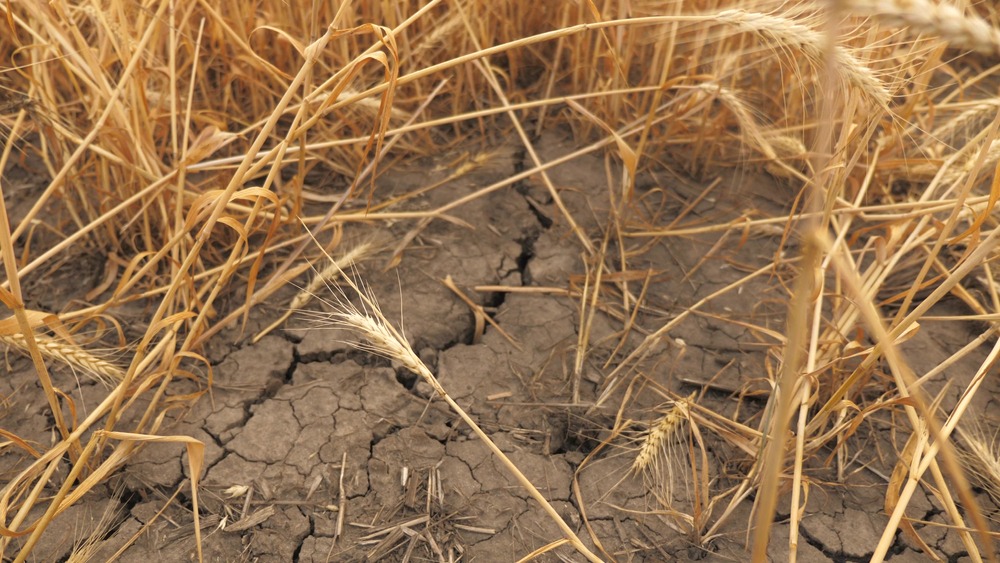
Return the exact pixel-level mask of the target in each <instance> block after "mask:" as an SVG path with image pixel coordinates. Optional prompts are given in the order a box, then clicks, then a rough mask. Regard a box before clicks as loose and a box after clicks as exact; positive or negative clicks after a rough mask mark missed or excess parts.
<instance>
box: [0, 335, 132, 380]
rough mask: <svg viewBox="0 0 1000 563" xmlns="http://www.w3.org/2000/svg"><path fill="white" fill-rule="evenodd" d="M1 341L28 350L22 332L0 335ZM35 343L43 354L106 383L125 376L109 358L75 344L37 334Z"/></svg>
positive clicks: (24, 350)
mask: <svg viewBox="0 0 1000 563" xmlns="http://www.w3.org/2000/svg"><path fill="white" fill-rule="evenodd" d="M0 342H3V343H5V344H7V345H10V346H13V347H15V348H17V349H18V350H21V351H23V352H25V353H27V351H28V344H27V342H26V341H25V339H24V336H22V335H20V334H7V335H3V336H0ZM35 343H36V344H37V345H38V349H39V350H40V351H41V352H42V354H43V355H45V356H46V357H48V358H49V359H52V360H56V361H58V362H61V363H63V364H66V365H68V366H70V367H72V368H75V369H79V370H80V371H82V372H83V373H84V374H86V375H89V376H90V377H92V378H94V379H96V380H97V381H100V382H101V383H104V384H105V385H115V384H117V383H118V382H120V381H121V380H122V379H123V378H124V377H125V372H124V371H122V369H121V368H119V367H118V366H116V365H114V364H112V363H111V362H109V361H107V360H102V359H101V358H98V357H97V356H94V355H93V354H91V353H90V352H88V351H87V350H85V349H83V348H80V347H79V346H76V345H74V344H69V343H67V342H65V341H62V340H57V339H54V338H48V337H44V336H35Z"/></svg>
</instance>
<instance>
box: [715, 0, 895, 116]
mask: <svg viewBox="0 0 1000 563" xmlns="http://www.w3.org/2000/svg"><path fill="white" fill-rule="evenodd" d="M715 19H716V21H719V22H720V23H725V24H728V25H731V26H734V27H736V28H737V29H739V30H740V31H745V32H748V33H753V34H754V35H757V36H758V37H761V38H763V39H764V40H765V42H766V43H767V44H769V45H774V46H779V45H780V46H782V47H784V48H795V49H798V50H799V51H801V52H802V54H804V55H805V57H806V59H808V60H809V61H810V62H811V63H812V64H813V65H819V64H821V62H822V61H823V60H824V59H825V53H826V51H825V49H826V41H825V38H824V35H823V34H822V33H820V32H818V31H816V30H814V29H812V28H811V27H809V26H807V25H804V24H802V23H799V22H797V21H795V20H792V19H790V18H786V17H782V16H776V15H771V14H761V13H757V12H747V11H745V10H725V11H722V12H720V13H719V14H717V15H716V17H715ZM773 48H775V49H777V48H778V47H773ZM833 58H834V61H835V62H836V63H837V65H836V66H837V72H838V73H840V75H841V78H842V79H843V80H844V81H845V82H847V83H848V84H850V85H851V86H854V87H855V88H857V89H858V90H860V91H861V92H862V93H863V94H864V95H865V96H866V97H867V98H868V99H869V100H871V101H872V102H873V103H875V104H876V105H878V106H879V107H881V108H883V109H885V108H888V107H889V102H890V101H891V100H892V96H891V95H890V94H889V91H888V90H886V88H885V85H883V84H882V81H881V80H879V79H878V77H877V76H875V73H874V72H872V69H870V68H868V67H867V66H865V65H864V64H863V63H862V62H861V61H860V60H858V58H857V57H855V56H854V55H852V54H851V53H850V52H849V51H848V50H847V49H846V48H844V47H843V46H841V45H834V46H833Z"/></svg>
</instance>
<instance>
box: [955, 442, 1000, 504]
mask: <svg viewBox="0 0 1000 563" xmlns="http://www.w3.org/2000/svg"><path fill="white" fill-rule="evenodd" d="M956 430H958V434H959V436H961V437H962V444H961V448H960V449H959V460H961V462H962V464H963V465H965V466H966V468H968V470H969V474H970V475H971V476H972V478H973V479H975V480H976V482H977V483H979V486H980V487H982V488H983V490H985V491H986V493H987V494H989V495H990V498H991V499H993V503H994V504H996V505H997V506H1000V443H998V441H997V439H996V438H997V434H996V433H994V434H993V436H992V438H991V437H989V436H987V435H986V433H985V432H984V431H983V429H982V428H980V427H979V426H974V427H972V428H971V429H969V430H966V429H964V428H962V427H961V426H958V427H956Z"/></svg>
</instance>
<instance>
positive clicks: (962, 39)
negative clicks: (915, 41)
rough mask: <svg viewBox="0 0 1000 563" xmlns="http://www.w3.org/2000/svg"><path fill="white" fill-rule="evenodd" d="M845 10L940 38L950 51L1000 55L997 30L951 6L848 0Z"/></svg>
mask: <svg viewBox="0 0 1000 563" xmlns="http://www.w3.org/2000/svg"><path fill="white" fill-rule="evenodd" d="M846 7H847V8H848V9H850V10H852V11H855V12H857V13H859V14H864V15H867V16H871V17H872V18H874V19H875V20H877V21H879V22H882V23H884V24H886V25H890V26H896V27H908V28H910V29H911V30H913V31H916V32H917V33H930V34H934V35H939V36H941V38H942V39H944V40H945V41H947V42H948V44H949V45H951V46H952V47H958V48H960V49H968V50H970V51H976V52H978V53H982V54H984V55H993V56H996V55H1000V30H998V29H997V28H995V27H993V26H992V25H990V23H989V22H988V21H986V20H985V19H983V18H981V17H979V16H977V15H975V14H966V13H963V11H962V10H960V9H958V8H957V7H955V6H952V5H951V4H948V3H946V2H942V3H940V4H938V3H935V2H929V1H928V0H847V2H846Z"/></svg>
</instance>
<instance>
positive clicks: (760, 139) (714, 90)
mask: <svg viewBox="0 0 1000 563" xmlns="http://www.w3.org/2000/svg"><path fill="white" fill-rule="evenodd" d="M698 88H700V89H701V90H702V91H704V92H706V93H708V94H710V95H712V96H715V97H716V98H717V99H718V100H719V101H720V102H722V104H723V105H725V106H726V107H727V108H729V111H731V112H733V116H735V117H736V121H737V122H738V123H739V124H740V131H742V132H743V134H744V135H745V136H746V137H747V139H748V140H749V141H750V144H752V145H753V146H754V147H755V148H757V150H759V151H760V152H761V153H763V154H764V156H766V157H767V158H768V160H776V159H777V158H778V154H777V153H776V152H775V151H774V148H773V147H771V143H769V142H768V140H767V139H765V138H764V135H763V134H762V133H761V129H760V125H759V124H758V123H757V120H756V119H755V118H754V116H753V113H752V112H751V110H750V108H748V107H747V105H746V104H745V103H744V102H743V100H741V99H740V97H739V96H738V95H737V94H736V93H735V92H733V91H732V90H731V89H729V88H725V87H723V86H722V85H720V84H717V83H713V82H708V83H703V84H699V85H698Z"/></svg>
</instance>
